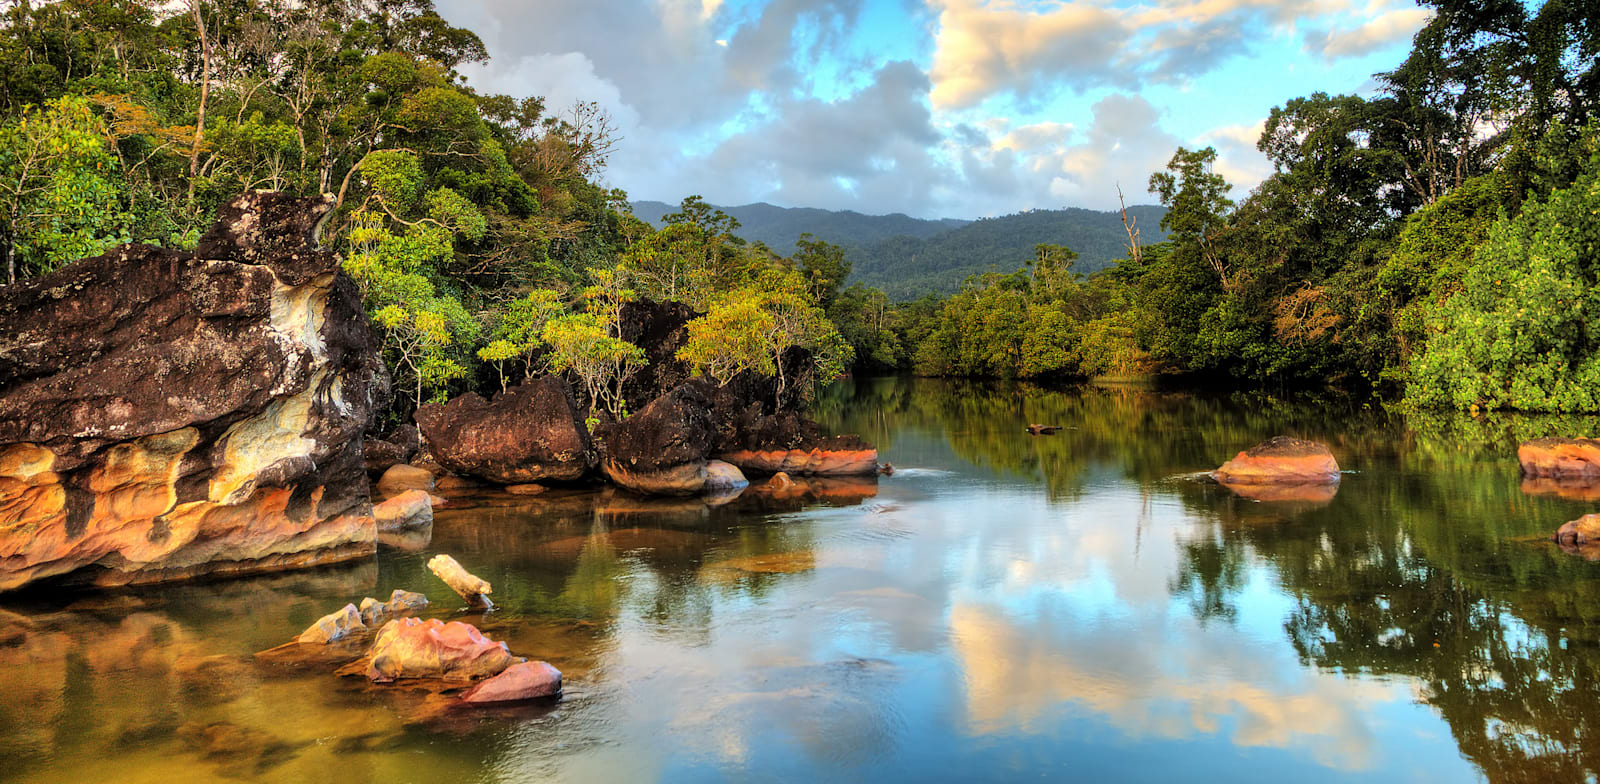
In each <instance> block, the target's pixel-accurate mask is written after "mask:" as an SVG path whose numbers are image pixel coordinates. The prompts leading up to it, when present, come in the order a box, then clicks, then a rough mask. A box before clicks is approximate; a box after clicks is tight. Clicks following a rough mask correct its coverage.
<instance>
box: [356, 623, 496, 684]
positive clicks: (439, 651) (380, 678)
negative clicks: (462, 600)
mask: <svg viewBox="0 0 1600 784" xmlns="http://www.w3.org/2000/svg"><path fill="white" fill-rule="evenodd" d="M519 661H521V659H518V658H516V657H514V656H512V655H511V652H510V651H509V650H507V649H506V644H505V643H503V642H495V641H494V640H491V639H489V638H487V637H485V636H483V633H482V632H480V631H478V629H477V627H475V626H473V625H472V624H469V623H462V622H460V621H451V622H449V623H445V622H443V621H440V620H438V619H437V618H430V619H429V620H426V621H422V620H418V619H416V618H398V619H395V620H393V621H390V622H388V623H386V624H384V625H383V628H382V629H379V630H378V636H377V638H376V639H374V640H373V641H372V650H371V651H369V652H368V654H367V679H368V680H370V681H373V682H376V683H387V682H389V681H395V680H400V679H402V678H443V679H446V680H475V679H478V678H487V677H489V676H491V675H498V674H500V672H502V671H503V670H505V668H507V667H509V666H511V665H512V664H515V663H517V662H519Z"/></svg>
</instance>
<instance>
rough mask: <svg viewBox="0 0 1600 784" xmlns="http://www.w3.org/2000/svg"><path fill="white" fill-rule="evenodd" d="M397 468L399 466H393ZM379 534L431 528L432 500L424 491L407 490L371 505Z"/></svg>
mask: <svg viewBox="0 0 1600 784" xmlns="http://www.w3.org/2000/svg"><path fill="white" fill-rule="evenodd" d="M395 468H399V466H395ZM372 516H373V518H374V519H376V520H377V523H378V532H379V533H394V532H397V531H420V530H423V529H427V528H432V527H433V498H432V497H431V496H430V495H429V494H428V491H426V490H407V491H405V492H403V493H401V494H399V495H397V496H394V497H393V498H390V499H388V500H386V501H383V502H382V503H377V504H373V505H372Z"/></svg>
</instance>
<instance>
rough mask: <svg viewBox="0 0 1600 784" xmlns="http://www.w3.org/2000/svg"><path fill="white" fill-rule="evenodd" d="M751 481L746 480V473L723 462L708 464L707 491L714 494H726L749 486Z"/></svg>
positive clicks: (714, 461) (716, 461)
mask: <svg viewBox="0 0 1600 784" xmlns="http://www.w3.org/2000/svg"><path fill="white" fill-rule="evenodd" d="M749 484H750V480H748V479H746V478H744V472H743V471H740V470H739V467H738V466H736V465H734V464H732V463H726V462H723V461H721V460H712V461H711V462H709V463H706V490H707V491H708V492H712V493H726V492H729V491H732V490H738V489H739V488H741V487H745V486H748V485H749Z"/></svg>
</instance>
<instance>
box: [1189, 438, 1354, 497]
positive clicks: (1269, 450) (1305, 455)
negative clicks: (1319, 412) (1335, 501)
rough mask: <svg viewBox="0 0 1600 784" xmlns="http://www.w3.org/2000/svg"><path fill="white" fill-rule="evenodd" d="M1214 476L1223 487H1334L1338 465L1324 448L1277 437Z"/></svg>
mask: <svg viewBox="0 0 1600 784" xmlns="http://www.w3.org/2000/svg"><path fill="white" fill-rule="evenodd" d="M1211 476H1212V478H1213V479H1216V480H1217V481H1218V482H1220V483H1222V484H1224V485H1261V484H1333V483H1335V482H1338V481H1339V463H1338V462H1337V461H1335V460H1334V459H1333V453H1331V452H1329V451H1328V448H1327V447H1325V446H1323V445H1322V444H1319V443H1317V442H1315V441H1303V440H1301V439H1298V438H1289V437H1287V436H1277V437H1275V438H1269V439H1267V440H1266V441H1263V442H1261V443H1259V444H1257V445H1255V446H1253V447H1251V448H1249V449H1246V450H1245V451H1243V452H1240V453H1239V454H1237V455H1235V456H1234V458H1233V459H1232V460H1229V461H1228V462H1226V463H1223V464H1222V467H1221V468H1218V469H1217V470H1216V471H1213V472H1211Z"/></svg>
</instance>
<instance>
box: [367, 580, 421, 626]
mask: <svg viewBox="0 0 1600 784" xmlns="http://www.w3.org/2000/svg"><path fill="white" fill-rule="evenodd" d="M427 606H428V597H426V596H423V595H422V594H420V593H414V592H412V591H402V590H400V589H399V588H396V589H394V592H393V593H391V594H389V601H386V602H380V601H378V600H377V599H374V598H372V597H370V596H368V597H367V598H365V599H362V600H361V620H362V621H364V622H365V623H366V624H367V625H368V626H373V625H376V624H377V622H378V621H381V620H383V619H384V618H386V617H388V616H390V615H398V614H400V613H405V612H411V611H413V610H420V609H422V608H424V607H427Z"/></svg>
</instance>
